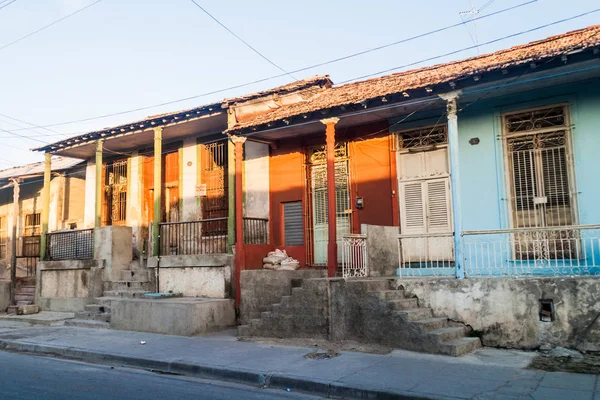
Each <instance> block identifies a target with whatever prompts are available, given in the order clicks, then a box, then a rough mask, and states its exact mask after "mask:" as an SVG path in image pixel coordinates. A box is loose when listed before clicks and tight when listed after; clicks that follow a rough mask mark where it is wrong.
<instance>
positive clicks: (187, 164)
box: [181, 137, 201, 221]
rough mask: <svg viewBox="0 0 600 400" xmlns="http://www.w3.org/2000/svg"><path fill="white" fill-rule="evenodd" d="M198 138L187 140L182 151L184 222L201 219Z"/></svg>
mask: <svg viewBox="0 0 600 400" xmlns="http://www.w3.org/2000/svg"><path fill="white" fill-rule="evenodd" d="M198 157H199V151H198V145H197V144H196V138H195V137H192V138H186V139H185V140H184V141H183V150H182V176H181V182H182V189H181V194H182V199H181V205H182V209H181V212H182V218H183V221H193V220H196V219H200V216H201V214H200V202H199V201H198V197H197V196H196V185H197V183H198V171H199V167H198V165H199V163H200V160H199V159H198Z"/></svg>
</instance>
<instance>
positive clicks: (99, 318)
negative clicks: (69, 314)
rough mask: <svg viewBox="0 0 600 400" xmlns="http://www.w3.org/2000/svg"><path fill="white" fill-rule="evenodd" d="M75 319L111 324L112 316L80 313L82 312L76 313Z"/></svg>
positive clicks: (86, 312) (87, 312)
mask: <svg viewBox="0 0 600 400" xmlns="http://www.w3.org/2000/svg"><path fill="white" fill-rule="evenodd" d="M75 319H85V320H88V321H102V322H110V314H109V313H97V312H89V311H80V312H76V313H75Z"/></svg>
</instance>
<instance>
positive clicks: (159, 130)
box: [152, 126, 165, 134]
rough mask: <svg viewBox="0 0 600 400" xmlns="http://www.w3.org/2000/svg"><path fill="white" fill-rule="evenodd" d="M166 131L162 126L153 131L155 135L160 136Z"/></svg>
mask: <svg viewBox="0 0 600 400" xmlns="http://www.w3.org/2000/svg"><path fill="white" fill-rule="evenodd" d="M164 129H165V128H164V127H162V126H157V127H155V128H152V130H153V131H154V133H158V134H161V133H162V131H163V130H164Z"/></svg>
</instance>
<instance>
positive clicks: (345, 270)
mask: <svg viewBox="0 0 600 400" xmlns="http://www.w3.org/2000/svg"><path fill="white" fill-rule="evenodd" d="M341 250H342V276H343V277H344V278H355V277H367V276H369V269H368V264H367V235H364V234H358V235H356V234H354V235H353V234H347V235H344V236H343V237H342V249H341Z"/></svg>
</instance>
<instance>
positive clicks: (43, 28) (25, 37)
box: [0, 0, 102, 51]
mask: <svg viewBox="0 0 600 400" xmlns="http://www.w3.org/2000/svg"><path fill="white" fill-rule="evenodd" d="M101 1H102V0H96V1H95V2H93V3H92V4H88V5H87V6H85V7H83V8H80V9H78V10H75V11H73V12H72V13H70V14H67V15H65V16H64V17H62V18H59V19H57V20H56V21H54V22H52V23H50V24H48V25H45V26H43V27H41V28H39V29H37V30H35V31H33V32H30V33H28V34H27V35H25V36H22V37H20V38H18V39H16V40H13V41H12V42H10V43H7V44H5V45H4V46H1V47H0V51H1V50H4V49H6V48H7V47H10V46H12V45H13V44H16V43H18V42H20V41H21V40H25V39H27V38H28V37H30V36H33V35H35V34H36V33H39V32H41V31H43V30H45V29H48V28H50V27H51V26H53V25H56V24H58V23H59V22H61V21H64V20H65V19H67V18H69V17H71V16H73V15H75V14H78V13H80V12H82V11H84V10H86V9H88V8H90V7H91V6H93V5H95V4H98V3H100V2H101Z"/></svg>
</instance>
